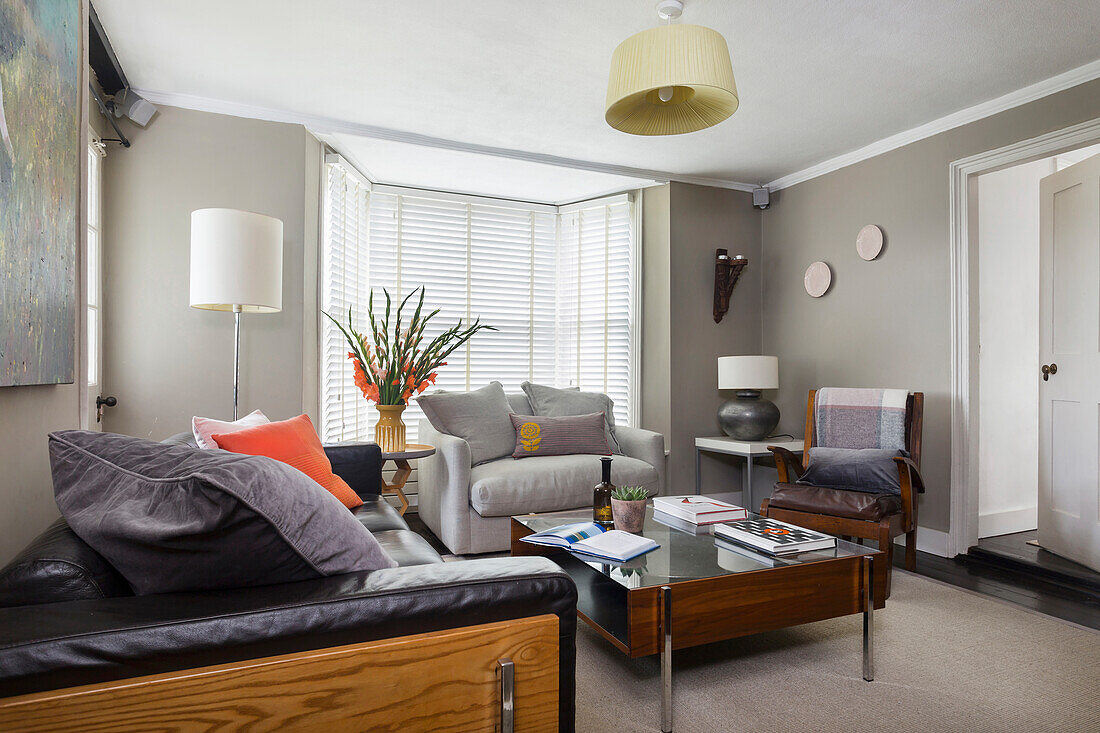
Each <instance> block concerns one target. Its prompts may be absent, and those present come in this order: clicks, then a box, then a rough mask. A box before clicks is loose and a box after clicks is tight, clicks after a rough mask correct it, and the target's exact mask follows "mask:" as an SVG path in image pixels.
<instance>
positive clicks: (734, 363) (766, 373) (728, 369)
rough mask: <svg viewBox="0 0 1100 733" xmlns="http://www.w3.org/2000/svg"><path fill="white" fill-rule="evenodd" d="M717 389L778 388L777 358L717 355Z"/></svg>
mask: <svg viewBox="0 0 1100 733" xmlns="http://www.w3.org/2000/svg"><path fill="white" fill-rule="evenodd" d="M718 389H779V358H778V357H775V356H720V357H718Z"/></svg>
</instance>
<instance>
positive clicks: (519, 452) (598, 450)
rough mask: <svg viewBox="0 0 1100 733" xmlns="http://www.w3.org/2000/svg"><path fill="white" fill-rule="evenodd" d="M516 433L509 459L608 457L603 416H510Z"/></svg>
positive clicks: (601, 414) (609, 449) (599, 414)
mask: <svg viewBox="0 0 1100 733" xmlns="http://www.w3.org/2000/svg"><path fill="white" fill-rule="evenodd" d="M510 417H511V418H512V426H513V427H515V429H516V449H515V450H514V451H513V452H512V458H533V457H535V456H571V455H575V454H578V453H588V454H595V455H601V456H609V455H611V447H610V446H609V445H608V444H607V432H606V423H605V422H604V417H603V413H602V412H593V413H592V414H591V415H569V416H567V417H542V416H541V415H510Z"/></svg>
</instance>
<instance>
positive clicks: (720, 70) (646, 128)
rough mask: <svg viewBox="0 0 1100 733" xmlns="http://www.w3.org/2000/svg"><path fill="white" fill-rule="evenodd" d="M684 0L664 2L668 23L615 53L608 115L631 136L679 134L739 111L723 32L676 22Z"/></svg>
mask: <svg viewBox="0 0 1100 733" xmlns="http://www.w3.org/2000/svg"><path fill="white" fill-rule="evenodd" d="M683 10H684V3H683V2H681V0H660V2H658V3H657V14H658V15H659V16H660V17H661V19H662V20H664V21H666V25H660V26H657V27H656V28H650V29H649V30H645V31H642V32H641V33H637V34H635V35H633V36H631V37H630V38H628V39H626V40H625V41H623V42H622V43H620V44H619V46H618V47H617V48H616V49H615V53H613V54H612V56H611V74H610V76H609V78H608V82H607V108H606V110H605V111H604V119H606V120H607V124H609V125H611V126H612V127H614V128H615V129H616V130H621V131H623V132H628V133H630V134H631V135H680V134H683V133H685V132H695V131H696V130H702V129H705V128H707V127H712V126H714V125H717V124H718V123H719V122H721V121H722V120H724V119H726V118H727V117H729V116H730V115H732V114H733V113H734V112H735V111H736V110H737V85H736V84H735V83H734V80H733V66H732V64H731V63H730V51H729V47H728V46H727V45H726V39H725V38H723V37H722V34H721V33H719V32H718V31H715V30H711V29H710V28H704V27H702V26H698V25H680V24H678V23H676V24H674V23H672V22H671V21H673V20H675V19H676V18H679V17H680V15H681V13H683Z"/></svg>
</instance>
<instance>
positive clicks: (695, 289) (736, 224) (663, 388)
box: [642, 183, 762, 493]
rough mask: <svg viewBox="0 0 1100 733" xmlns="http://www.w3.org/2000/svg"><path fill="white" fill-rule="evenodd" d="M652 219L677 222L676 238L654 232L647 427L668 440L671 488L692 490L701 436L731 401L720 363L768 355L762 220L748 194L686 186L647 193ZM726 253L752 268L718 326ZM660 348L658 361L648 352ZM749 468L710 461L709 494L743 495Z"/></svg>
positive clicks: (649, 267) (646, 326)
mask: <svg viewBox="0 0 1100 733" xmlns="http://www.w3.org/2000/svg"><path fill="white" fill-rule="evenodd" d="M665 190H667V194H666V193H665V192H664V191H665ZM666 196H667V203H666ZM651 203H652V204H653V205H651ZM643 216H644V217H645V223H646V225H647V226H648V225H649V224H651V223H656V224H658V225H659V226H661V227H663V226H664V223H663V222H664V221H665V220H667V222H668V224H667V227H668V235H667V242H666V240H665V234H664V230H663V229H660V230H659V231H658V232H656V233H654V232H649V231H647V232H646V234H645V242H644V248H643V251H644V254H645V262H644V272H645V276H644V285H645V287H646V293H645V296H644V301H643V302H644V307H645V310H644V313H643V319H644V320H643V324H642V328H643V331H644V332H643V337H642V348H643V350H644V353H643V362H642V375H643V376H642V378H643V396H644V402H643V412H642V414H643V426H645V427H650V428H651V429H655V430H661V432H663V433H664V434H665V444H666V446H667V447H668V449H669V450H670V455H669V474H668V475H669V491H670V492H671V493H691V492H692V491H694V489H695V463H694V462H695V438H696V437H698V436H705V435H721V433H722V431H721V429H720V428H719V426H718V418H717V410H718V406H719V405H720V404H721V403H722V401H723V400H724V399H726V395H723V394H721V393H720V392H719V391H718V388H717V373H718V361H717V360H718V357H719V356H729V355H731V354H757V353H760V343H761V334H760V328H761V319H760V289H761V274H762V268H761V267H760V217H759V213H758V212H757V211H756V210H755V209H753V208H752V204H751V196H750V195H749V194H747V193H744V192H740V191H731V190H727V189H721V188H709V187H705V186H694V185H688V184H682V183H673V184H670V185H668V186H667V187H661V188H660V189H649V190H647V191H646V198H645V208H643ZM719 247H725V248H727V249H729V250H730V252H731V253H732V254H743V255H745V256H746V257H748V259H749V266H748V268H746V270H745V271H744V273H743V274H742V276H741V279H740V280H739V281H738V283H737V287H736V288H735V289H734V291H733V297H732V299H731V301H730V311H729V313H728V314H727V315H726V317H725V318H724V319H723V320H722V323H720V324H716V323H715V322H714V318H713V315H712V312H713V301H714V251H715V249H717V248H719ZM665 288H667V291H666V290H665ZM654 344H656V345H657V353H656V356H655V355H654V354H652V353H648V350H649V349H650V347H651V346H652V345H654ZM655 361H656V364H655V363H654V362H655ZM654 401H656V404H657V406H656V407H653V403H654ZM739 466H740V464H739V463H734V462H733V461H732V460H731V459H725V458H721V457H714V456H707V457H705V458H704V461H703V466H702V479H703V489H704V491H712V492H727V491H739V490H740V488H741V480H740V470H739Z"/></svg>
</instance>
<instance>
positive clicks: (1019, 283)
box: [968, 145, 1100, 578]
mask: <svg viewBox="0 0 1100 733" xmlns="http://www.w3.org/2000/svg"><path fill="white" fill-rule="evenodd" d="M1098 155H1100V145H1088V146H1084V147H1079V148H1077V149H1073V150H1068V151H1062V152H1059V153H1058V154H1056V155H1050V156H1046V157H1042V158H1039V159H1032V160H1026V161H1023V162H1019V163H1016V164H1012V165H1008V166H1006V167H1002V168H998V169H997V170H993V171H989V172H983V173H979V174H977V175H975V176H974V177H973V181H972V186H973V188H972V191H971V201H972V202H973V203H976V204H977V222H976V224H977V230H976V237H975V238H974V239H972V240H971V241H972V242H974V241H975V239H976V244H977V253H976V260H977V262H976V264H977V270H978V273H977V278H976V280H977V283H976V284H977V289H978V293H977V297H976V300H977V322H978V323H977V325H978V328H977V355H976V358H977V375H976V376H977V379H976V380H975V386H976V391H977V396H976V402H977V419H976V427H977V434H978V435H977V438H978V440H977V450H976V452H977V462H976V463H977V466H976V474H977V475H976V477H975V478H976V485H977V507H976V514H977V517H976V524H977V526H976V530H977V533H976V534H977V537H976V538H975V539H976V542H975V544H974V545H971V546H969V547H968V549H969V554H968V556H977V557H978V558H980V559H981V560H983V561H989V560H991V559H1000V560H1003V561H1005V562H1006V563H1007V564H1010V565H1012V566H1015V567H1016V568H1017V569H1020V568H1021V567H1026V568H1030V569H1032V570H1042V571H1044V572H1048V573H1049V572H1051V571H1055V572H1062V573H1065V574H1066V575H1068V576H1072V575H1074V564H1073V563H1067V562H1066V561H1065V559H1064V558H1063V557H1059V556H1057V555H1054V554H1052V553H1050V552H1047V551H1046V550H1047V549H1051V550H1057V551H1058V552H1059V553H1061V555H1065V556H1069V557H1071V558H1075V559H1080V557H1081V556H1084V555H1085V554H1087V553H1084V552H1083V551H1082V548H1072V549H1071V547H1070V546H1067V545H1066V543H1065V539H1064V535H1065V534H1066V533H1065V532H1060V534H1061V535H1062V536H1059V533H1056V532H1055V529H1056V528H1055V527H1054V526H1053V524H1052V522H1051V520H1050V518H1049V517H1050V497H1051V493H1050V489H1049V487H1050V486H1051V485H1052V475H1051V473H1050V472H1049V471H1048V473H1047V474H1046V475H1044V474H1043V473H1042V472H1041V466H1043V465H1049V464H1050V463H1051V457H1050V455H1049V450H1050V448H1049V446H1050V445H1051V435H1050V431H1052V430H1053V429H1054V427H1053V426H1052V425H1051V416H1050V412H1049V410H1045V408H1044V407H1043V405H1044V404H1045V403H1043V402H1042V399H1043V396H1049V395H1045V392H1044V391H1043V387H1045V386H1048V385H1043V383H1042V382H1041V381H1040V378H1039V374H1040V361H1042V360H1044V359H1047V357H1048V356H1049V355H1048V354H1045V353H1044V352H1047V351H1049V350H1050V349H1049V344H1050V332H1051V330H1052V328H1051V327H1052V324H1053V322H1052V321H1051V318H1052V316H1051V309H1050V304H1049V303H1048V304H1047V305H1046V306H1044V305H1043V302H1044V300H1043V298H1044V297H1045V298H1046V300H1048V301H1049V300H1050V297H1051V296H1050V283H1049V282H1048V284H1047V286H1046V288H1047V289H1046V291H1045V292H1046V293H1047V295H1046V296H1043V295H1042V293H1041V292H1040V291H1041V286H1040V279H1041V275H1043V273H1044V272H1045V273H1046V277H1048V278H1049V277H1050V272H1051V270H1052V269H1054V268H1053V266H1052V262H1051V260H1050V259H1049V257H1050V255H1049V250H1050V249H1051V248H1052V247H1053V246H1054V244H1053V243H1052V242H1051V241H1050V239H1049V237H1050V230H1051V228H1052V224H1051V223H1050V222H1049V221H1047V220H1048V219H1049V218H1050V211H1049V209H1048V210H1047V211H1045V212H1042V213H1041V208H1042V207H1041V202H1042V201H1043V200H1044V198H1043V196H1044V194H1043V193H1042V192H1041V188H1042V186H1041V184H1040V182H1041V181H1043V179H1046V178H1048V177H1049V176H1052V175H1053V174H1055V173H1058V172H1059V171H1062V170H1065V169H1067V168H1069V167H1071V166H1073V165H1074V164H1076V163H1080V162H1082V161H1085V160H1087V159H1089V158H1092V157H1094V156H1098ZM1043 185H1046V184H1043ZM1047 196H1048V197H1049V193H1048V194H1047ZM1048 203H1049V202H1048ZM1044 221H1045V222H1046V224H1045V225H1042V224H1041V222H1044ZM1041 226H1045V227H1046V229H1045V230H1044V231H1043V232H1041ZM1043 237H1047V239H1043ZM1041 243H1042V244H1041ZM1044 251H1046V252H1048V255H1047V257H1048V259H1047V260H1046V261H1045V262H1041V253H1042V252H1044ZM1063 277H1064V276H1063ZM1063 290H1064V288H1063ZM1058 297H1059V296H1058V295H1057V294H1055V295H1054V298H1055V300H1057V298H1058ZM974 299H975V298H974V296H973V294H971V300H974ZM1042 343H1046V344H1047V348H1044V347H1042V345H1041V344H1042ZM1094 350H1095V349H1094ZM1047 360H1051V359H1047ZM1048 368H1049V367H1048ZM1048 389H1049V387H1048ZM1048 401H1049V400H1048ZM1044 410H1045V411H1044ZM1041 446H1046V448H1045V449H1044V448H1041ZM1044 453H1046V455H1042V454H1044ZM1041 458H1042V461H1041ZM1062 483H1065V482H1064V481H1063V482H1062ZM1044 486H1045V487H1048V488H1047V489H1046V491H1045V493H1043V492H1041V491H1040V487H1044ZM1041 493H1043V495H1042V496H1041ZM1043 496H1045V497H1046V499H1045V500H1044V498H1043ZM974 510H975V508H974V507H971V511H972V512H974ZM1044 510H1045V511H1046V514H1043V512H1044ZM1043 517H1045V518H1046V519H1045V521H1046V525H1047V529H1045V530H1044V533H1043V534H1044V535H1045V539H1043V535H1040V534H1038V533H1037V532H1036V529H1037V527H1038V526H1039V525H1040V523H1042V522H1043V521H1044V520H1043V519H1042V518H1043ZM1040 541H1042V543H1043V544H1046V545H1050V547H1048V548H1042V549H1041V548H1040ZM1083 541H1085V542H1088V540H1083ZM1082 570H1083V568H1082ZM1096 578H1100V575H1097V576H1096Z"/></svg>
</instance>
